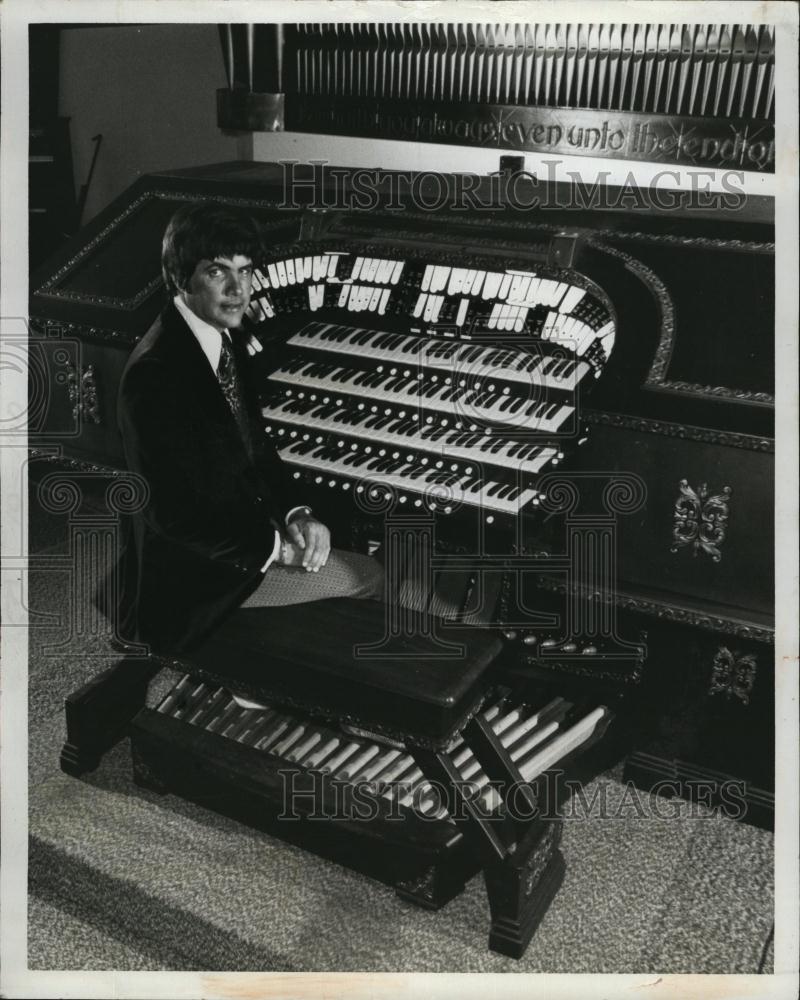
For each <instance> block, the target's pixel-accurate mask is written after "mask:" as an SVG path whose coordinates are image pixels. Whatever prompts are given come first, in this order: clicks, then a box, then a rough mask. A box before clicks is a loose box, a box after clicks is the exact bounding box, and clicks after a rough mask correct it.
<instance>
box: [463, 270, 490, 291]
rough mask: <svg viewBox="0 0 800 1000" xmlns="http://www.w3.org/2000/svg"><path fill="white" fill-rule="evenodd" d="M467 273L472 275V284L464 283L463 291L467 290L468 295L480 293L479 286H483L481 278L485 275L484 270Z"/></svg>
mask: <svg viewBox="0 0 800 1000" xmlns="http://www.w3.org/2000/svg"><path fill="white" fill-rule="evenodd" d="M468 273H469V274H471V275H473V278H472V284H471V285H466V284H465V285H464V291H465V292H468V293H469V294H470V295H480V291H481V288H483V279H484V277H485V272H484V271H469V272H468Z"/></svg>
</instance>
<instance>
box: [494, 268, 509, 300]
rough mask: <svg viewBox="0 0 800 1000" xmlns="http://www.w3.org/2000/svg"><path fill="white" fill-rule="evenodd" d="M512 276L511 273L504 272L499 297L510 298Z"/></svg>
mask: <svg viewBox="0 0 800 1000" xmlns="http://www.w3.org/2000/svg"><path fill="white" fill-rule="evenodd" d="M511 278H512V276H511V275H510V274H504V275H503V276H502V278H501V279H500V291H499V292H498V293H497V294H498V297H499V298H501V299H507V298H508V290H509V289H510V288H511Z"/></svg>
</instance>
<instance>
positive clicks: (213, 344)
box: [172, 295, 310, 573]
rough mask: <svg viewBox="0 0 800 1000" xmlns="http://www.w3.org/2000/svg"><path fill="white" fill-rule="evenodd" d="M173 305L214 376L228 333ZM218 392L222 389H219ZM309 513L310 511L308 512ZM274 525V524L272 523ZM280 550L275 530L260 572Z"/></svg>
mask: <svg viewBox="0 0 800 1000" xmlns="http://www.w3.org/2000/svg"><path fill="white" fill-rule="evenodd" d="M172 301H173V302H174V303H175V308H176V309H177V310H178V312H179V313H180V314H181V316H182V317H183V318H184V320H186V325H187V326H188V327H189V329H190V330H191V331H192V333H193V334H194V337H195V340H196V341H197V343H198V344H199V345H200V349H201V350H202V352H203V354H205V356H206V358H207V359H208V363H209V364H210V365H211V370H212V371H213V372H214V374H215V375H216V374H217V369H218V368H219V356H220V354H221V353H222V338H223V337H227V338H228V340H230V339H231V335H230V333H228V331H227V330H224V331H223V332H222V333H220V331H219V330H217V328H216V327H214V326H212V325H211V324H210V323H206V321H205V320H204V319H200V317H199V316H198V315H197V314H196V313H193V312H192V310H191V309H190V308H189V307H188V306H187V305H186V303H185V302H184V301H183V299H182V298H181V297H180V295H176V296H175V298H174V299H173V300H172ZM220 392H222V389H221V388H220ZM299 510H308V508H307V507H303V506H300V507H292V509H291V510H290V511H289V513H288V514H287V515H286V524H287V525H288V523H289V521H291V519H292V517H293V516H294V515H295V514H296V513H297V511H299ZM309 513H310V511H309ZM273 523H274V522H273ZM280 550H281V533H280V531H278V529H277V528H276V529H275V544H274V545H273V547H272V552H271V554H270V557H269V559H267V561H266V562H265V563H264V565H263V566H262V567H261V572H262V573H266V572H267V570H268V569H269V567H270V566H271V564H272V563H273V562H275V560H276V559H277V558H278V555H279V554H280Z"/></svg>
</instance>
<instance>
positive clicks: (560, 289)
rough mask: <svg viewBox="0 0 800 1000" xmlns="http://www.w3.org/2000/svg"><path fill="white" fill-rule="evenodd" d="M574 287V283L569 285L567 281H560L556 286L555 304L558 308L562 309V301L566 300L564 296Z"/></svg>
mask: <svg viewBox="0 0 800 1000" xmlns="http://www.w3.org/2000/svg"><path fill="white" fill-rule="evenodd" d="M570 288H572V285H568V284H567V283H566V281H559V282H558V285H557V286H556V300H555V305H556V308H557V309H561V303H562V302H563V301H564V297H565V296H566V294H567V292H568V291H569V290H570Z"/></svg>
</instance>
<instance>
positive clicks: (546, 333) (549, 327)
mask: <svg viewBox="0 0 800 1000" xmlns="http://www.w3.org/2000/svg"><path fill="white" fill-rule="evenodd" d="M554 319H555V314H554V313H551V312H549V313H548V314H547V317H546V318H545V321H544V326H543V327H542V340H549V339H550V335H551V334H552V332H553V320H554Z"/></svg>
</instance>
